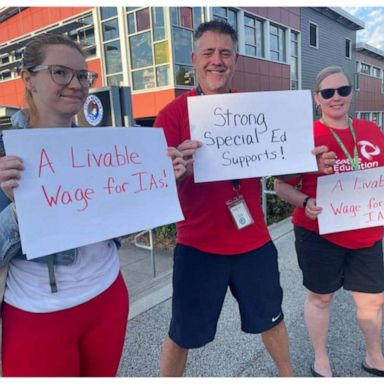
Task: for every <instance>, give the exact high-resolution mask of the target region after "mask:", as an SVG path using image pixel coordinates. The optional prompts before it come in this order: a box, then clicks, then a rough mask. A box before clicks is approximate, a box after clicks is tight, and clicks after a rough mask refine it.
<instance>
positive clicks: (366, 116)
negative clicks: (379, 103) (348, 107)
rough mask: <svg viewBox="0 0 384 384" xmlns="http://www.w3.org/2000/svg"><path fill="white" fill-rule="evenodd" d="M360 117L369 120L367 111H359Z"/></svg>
mask: <svg viewBox="0 0 384 384" xmlns="http://www.w3.org/2000/svg"><path fill="white" fill-rule="evenodd" d="M360 119H364V120H369V112H360Z"/></svg>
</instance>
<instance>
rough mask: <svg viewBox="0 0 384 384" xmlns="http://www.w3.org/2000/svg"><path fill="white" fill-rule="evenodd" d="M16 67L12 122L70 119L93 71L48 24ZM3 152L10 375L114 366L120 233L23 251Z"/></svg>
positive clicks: (63, 124) (92, 371)
mask: <svg viewBox="0 0 384 384" xmlns="http://www.w3.org/2000/svg"><path fill="white" fill-rule="evenodd" d="M20 76H21V79H22V81H23V83H24V86H25V90H26V102H27V104H28V109H26V110H22V111H20V112H18V113H17V114H16V115H15V116H14V118H13V125H14V128H29V129H33V128H44V127H60V128H69V127H72V126H73V118H74V116H75V114H76V113H77V112H79V110H80V108H81V107H82V105H83V103H84V101H85V99H86V97H87V95H88V91H89V88H90V87H92V86H93V84H94V82H95V80H96V78H97V74H96V73H94V72H90V71H88V69H87V63H86V60H85V56H84V53H83V52H82V50H81V48H80V47H79V46H78V45H77V44H76V43H74V42H73V41H72V40H70V39H69V38H67V37H64V36H61V35H52V34H43V35H39V36H37V37H35V38H33V39H32V40H31V41H30V42H29V43H28V44H27V46H26V47H25V51H24V59H23V68H22V69H21V72H20ZM0 148H2V149H3V143H2V139H1V136H0ZM168 154H169V155H170V156H171V157H172V159H173V164H174V170H175V176H176V177H179V176H181V175H182V174H183V173H184V171H185V166H184V165H185V162H184V160H182V158H181V157H180V154H179V153H178V152H177V151H176V150H175V149H173V148H170V149H169V150H168ZM0 156H3V157H1V158H0V183H1V187H2V189H3V191H4V193H5V195H6V196H7V197H8V198H9V200H8V201H5V197H4V195H3V197H2V199H0V203H1V202H2V206H0V211H1V213H0V251H1V253H0V260H2V264H3V265H4V264H5V263H7V262H9V264H8V265H9V270H8V276H7V280H6V289H5V294H4V302H3V306H2V320H3V340H2V363H3V374H4V376H23V377H25V376H34V377H35V376H93V377H94V376H104V377H106V376H115V375H116V372H117V369H118V365H119V362H120V357H121V354H122V349H123V344H124V339H125V333H126V324H127V319H128V291H127V288H126V286H125V283H124V280H123V277H122V275H121V273H120V270H119V268H120V265H119V258H118V253H117V247H118V242H117V240H110V241H101V242H98V243H95V244H91V245H87V246H83V247H79V248H77V249H71V250H68V251H65V252H60V253H56V254H54V255H49V256H46V257H41V258H38V259H34V260H31V261H28V260H26V258H25V256H24V255H23V254H22V251H21V247H20V238H19V234H18V225H17V214H16V207H15V205H14V203H13V188H14V187H16V186H17V181H18V179H19V178H20V176H21V177H22V170H23V163H22V160H21V159H20V158H18V157H16V156H4V153H3V154H1V153H0ZM11 201H12V203H11ZM31 204H33V202H31ZM41 236H44V233H42V234H41ZM65 241H66V239H65V238H63V243H64V244H65ZM9 259H10V260H9ZM0 265H1V263H0Z"/></svg>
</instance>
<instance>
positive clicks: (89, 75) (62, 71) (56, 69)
mask: <svg viewBox="0 0 384 384" xmlns="http://www.w3.org/2000/svg"><path fill="white" fill-rule="evenodd" d="M29 70H30V71H31V72H40V71H49V73H50V74H51V77H52V80H53V81H54V82H55V83H56V84H58V85H68V84H69V83H70V82H71V81H72V79H73V77H74V76H75V75H76V77H77V80H79V83H80V84H81V86H82V87H84V88H91V87H92V86H93V85H94V84H95V81H96V80H97V77H98V75H97V73H96V72H91V71H87V70H86V69H80V70H79V71H76V70H75V69H72V68H68V67H66V66H65V65H37V66H36V67H33V68H30V69H29Z"/></svg>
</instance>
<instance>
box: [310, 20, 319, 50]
mask: <svg viewBox="0 0 384 384" xmlns="http://www.w3.org/2000/svg"><path fill="white" fill-rule="evenodd" d="M309 45H310V46H311V47H314V48H318V47H319V42H318V26H317V25H316V24H314V23H311V22H310V23H309Z"/></svg>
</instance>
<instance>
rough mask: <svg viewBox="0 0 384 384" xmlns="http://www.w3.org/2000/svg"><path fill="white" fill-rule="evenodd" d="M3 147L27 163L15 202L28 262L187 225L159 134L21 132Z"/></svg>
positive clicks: (151, 131) (8, 138)
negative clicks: (183, 222) (146, 231)
mask: <svg viewBox="0 0 384 384" xmlns="http://www.w3.org/2000/svg"><path fill="white" fill-rule="evenodd" d="M4 144H5V148H6V151H7V153H8V154H12V155H18V156H20V157H21V158H22V159H23V161H24V168H25V169H24V171H23V172H22V174H21V179H20V182H19V186H18V187H17V188H15V200H16V208H17V215H18V221H19V228H20V237H21V245H22V249H23V252H24V253H25V254H26V255H27V258H28V259H33V258H36V257H40V256H45V255H48V254H51V253H56V252H60V251H64V250H66V249H70V248H77V247H80V246H83V245H87V244H91V243H95V242H98V241H102V240H107V239H111V238H114V237H117V236H122V235H126V234H129V233H133V232H138V231H141V230H143V229H148V228H154V227H157V226H160V225H164V224H169V223H173V222H175V221H179V220H182V219H183V215H182V212H181V208H180V203H179V200H178V196H177V191H176V182H175V177H174V172H173V166H172V161H171V159H170V158H169V157H168V156H167V154H166V151H167V150H166V148H167V144H166V141H165V136H164V132H163V131H162V130H161V129H153V128H142V127H140V128H66V129H61V128H42V129H37V128H35V129H16V130H7V131H5V132H4Z"/></svg>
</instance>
